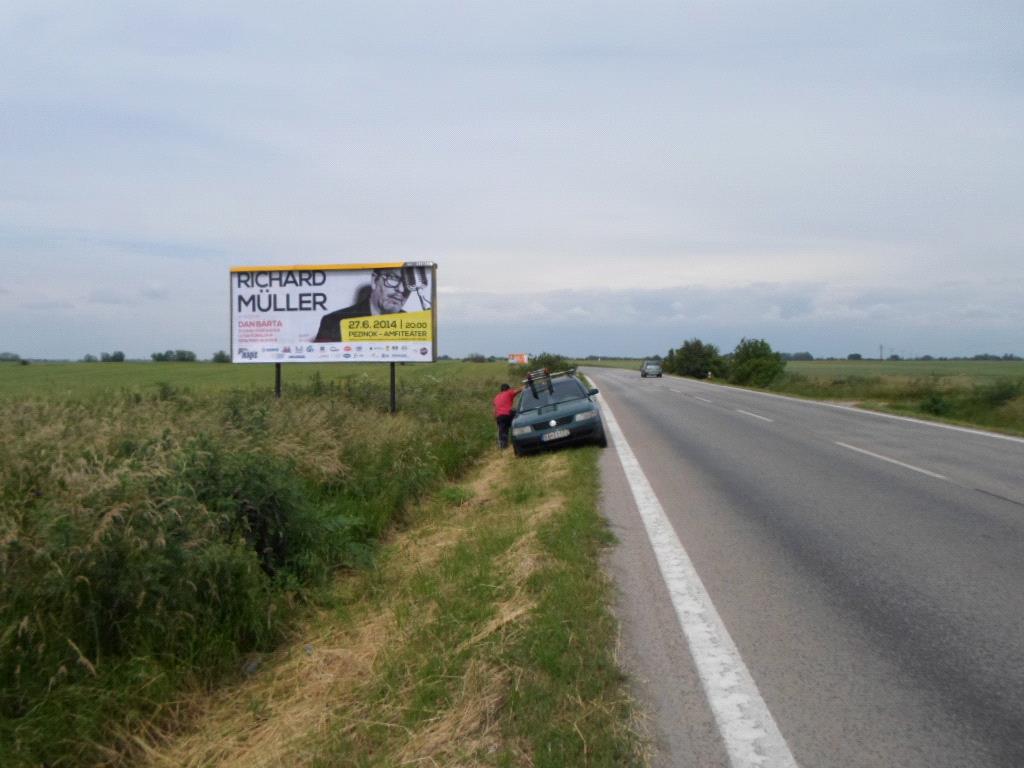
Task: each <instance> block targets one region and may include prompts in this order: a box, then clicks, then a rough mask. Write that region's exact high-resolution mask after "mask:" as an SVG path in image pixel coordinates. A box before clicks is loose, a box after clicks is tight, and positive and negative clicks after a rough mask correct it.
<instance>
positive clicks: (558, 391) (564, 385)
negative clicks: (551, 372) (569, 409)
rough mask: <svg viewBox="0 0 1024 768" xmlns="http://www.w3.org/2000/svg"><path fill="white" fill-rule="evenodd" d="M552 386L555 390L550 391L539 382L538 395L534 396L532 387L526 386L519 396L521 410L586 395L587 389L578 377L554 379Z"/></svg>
mask: <svg viewBox="0 0 1024 768" xmlns="http://www.w3.org/2000/svg"><path fill="white" fill-rule="evenodd" d="M551 386H552V389H553V390H554V391H553V392H549V391H548V389H547V387H543V386H541V385H540V384H539V383H538V384H537V396H536V397H534V396H533V392H531V391H530V387H529V386H528V385H527V386H524V387H523V393H522V395H521V396H520V398H519V410H520V411H530V410H533V409H534V408H542V407H544V406H545V405H554V404H555V403H564V402H565V401H566V400H577V399H579V398H581V397H586V396H587V393H586V390H584V389H583V385H582V384H580V383H579V382H578V381H577V380H576V379H552V380H551Z"/></svg>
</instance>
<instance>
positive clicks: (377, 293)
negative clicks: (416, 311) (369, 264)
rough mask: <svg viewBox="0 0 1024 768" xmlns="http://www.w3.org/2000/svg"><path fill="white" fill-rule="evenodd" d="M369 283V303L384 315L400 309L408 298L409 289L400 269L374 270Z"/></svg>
mask: <svg viewBox="0 0 1024 768" xmlns="http://www.w3.org/2000/svg"><path fill="white" fill-rule="evenodd" d="M371 283H372V288H371V291H370V304H371V305H372V306H373V307H376V308H377V309H378V310H379V311H380V312H381V313H382V314H385V315H389V314H392V313H394V312H401V311H402V307H404V306H405V302H406V301H407V300H408V299H409V289H408V288H407V287H406V285H405V279H404V278H403V277H402V270H400V269H382V270H380V271H379V272H374V274H373V278H372V280H371Z"/></svg>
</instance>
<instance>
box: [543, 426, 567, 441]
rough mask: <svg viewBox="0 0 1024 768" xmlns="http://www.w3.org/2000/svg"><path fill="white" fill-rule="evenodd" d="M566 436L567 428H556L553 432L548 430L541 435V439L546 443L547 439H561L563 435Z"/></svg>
mask: <svg viewBox="0 0 1024 768" xmlns="http://www.w3.org/2000/svg"><path fill="white" fill-rule="evenodd" d="M568 436H569V430H568V429H556V430H555V431H554V432H548V433H547V434H546V435H544V436H543V437H541V440H543V441H544V442H545V443H546V442H547V441H548V440H561V439H562V438H563V437H568Z"/></svg>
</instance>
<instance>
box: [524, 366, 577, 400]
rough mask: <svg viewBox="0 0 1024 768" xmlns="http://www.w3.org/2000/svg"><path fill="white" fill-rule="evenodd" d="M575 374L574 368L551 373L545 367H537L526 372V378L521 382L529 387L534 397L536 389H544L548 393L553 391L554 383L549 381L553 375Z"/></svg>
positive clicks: (536, 395)
mask: <svg viewBox="0 0 1024 768" xmlns="http://www.w3.org/2000/svg"><path fill="white" fill-rule="evenodd" d="M575 374H576V369H575V368H569V369H568V370H565V371H555V372H554V373H551V372H550V371H549V370H548V369H547V368H538V369H537V370H535V371H530V372H529V373H528V374H526V378H525V379H523V384H525V385H526V386H528V387H529V388H530V392H532V393H533V396H534V397H538V394H537V393H538V391H540V390H542V389H546V390H547V391H548V392H549V393H553V392H554V391H555V386H554V384H552V383H551V379H552V377H553V376H574V375H575Z"/></svg>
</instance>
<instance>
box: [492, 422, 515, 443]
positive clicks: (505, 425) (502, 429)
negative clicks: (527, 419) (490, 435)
mask: <svg viewBox="0 0 1024 768" xmlns="http://www.w3.org/2000/svg"><path fill="white" fill-rule="evenodd" d="M494 420H495V421H497V422H498V447H499V448H508V430H509V427H511V426H512V417H511V416H496V417H495V419H494Z"/></svg>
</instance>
